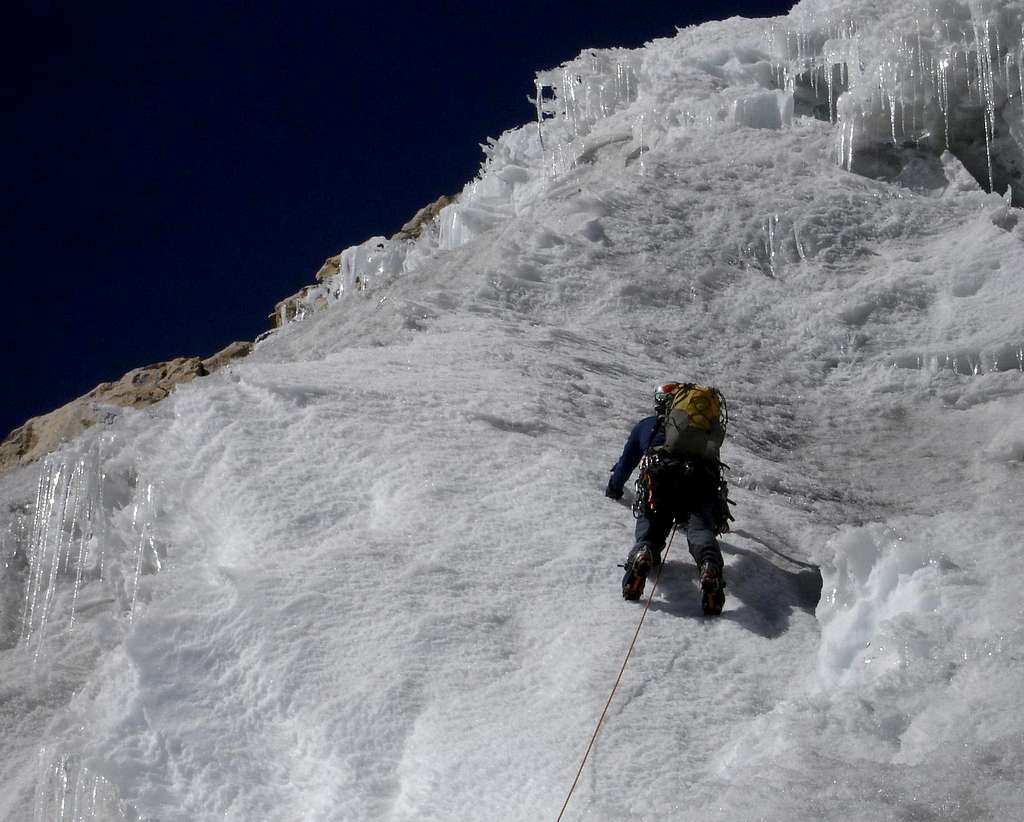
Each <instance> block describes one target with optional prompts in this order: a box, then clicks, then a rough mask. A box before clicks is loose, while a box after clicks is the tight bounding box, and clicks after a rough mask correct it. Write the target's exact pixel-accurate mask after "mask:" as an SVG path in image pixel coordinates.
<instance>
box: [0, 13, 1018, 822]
mask: <svg viewBox="0 0 1024 822" xmlns="http://www.w3.org/2000/svg"><path fill="white" fill-rule="evenodd" d="M826 12H827V4H824V3H807V2H805V3H802V4H800V5H799V6H797V8H796V9H794V11H793V12H792V13H791V15H790V17H789V18H784V19H777V20H774V21H745V20H738V19H734V20H730V21H725V22H720V23H710V24H707V25H705V26H701V27H698V28H695V29H688V30H684V31H681V32H680V33H679V34H678V36H677V37H675V38H671V39H668V40H664V41H657V42H655V43H652V44H649V45H648V46H647V47H646V48H645V49H641V50H638V51H636V52H600V53H594V54H585V55H582V56H581V57H580V58H579V60H577V61H575V62H573V63H572V64H568V65H567V66H566V67H563V69H560V70H556V71H554V72H546V73H542V74H541V75H539V79H538V84H539V88H540V97H541V100H540V104H539V112H540V116H541V118H542V119H541V122H540V126H539V127H538V125H537V124H536V123H535V124H531V125H527V126H524V127H523V128H521V129H518V130H515V131H513V132H509V133H507V134H505V135H503V136H502V138H501V139H500V140H498V141H495V142H494V143H493V144H492V145H490V146H489V147H488V149H487V150H488V153H489V154H488V159H487V161H486V162H485V164H484V167H483V168H482V171H481V176H480V178H479V179H478V180H476V181H473V182H471V183H470V184H469V185H467V189H466V191H465V192H464V193H463V196H462V198H461V200H460V202H459V203H458V204H457V205H455V206H449V207H448V208H447V209H446V210H445V211H444V212H443V213H442V215H441V218H440V220H439V221H438V223H437V224H436V225H435V227H434V228H433V230H432V231H431V232H430V233H428V234H427V235H425V236H424V237H422V238H421V239H420V240H418V241H416V242H415V243H411V244H401V245H396V244H391V243H390V241H386V240H382V239H379V238H375V239H374V240H372V241H370V242H369V243H368V244H366V245H365V246H361V247H357V248H355V249H350V250H349V251H347V252H346V254H345V256H344V258H343V264H342V271H341V273H340V274H339V275H338V277H337V278H335V279H334V280H332V281H328V282H325V283H322V284H320V285H319V286H317V287H316V288H314V289H312V290H311V292H310V294H309V301H308V305H307V310H306V311H305V312H304V314H302V315H300V316H302V321H301V322H293V323H290V324H288V325H286V326H284V327H283V328H281V329H280V330H278V331H276V332H275V333H274V334H272V335H271V336H269V337H268V338H266V339H265V340H263V341H262V342H261V343H260V344H259V346H258V347H257V349H256V351H255V353H254V354H253V355H252V356H251V357H250V358H249V359H247V360H245V361H243V362H241V363H238V364H235V365H232V366H230V368H228V369H226V370H225V371H222V372H218V373H217V374H215V375H213V376H211V377H209V378H206V379H203V380H200V381H197V382H194V383H191V384H189V385H184V386H181V387H179V388H178V389H177V390H176V391H175V393H174V394H173V395H172V396H171V397H170V398H169V399H168V400H166V401H164V402H163V403H161V404H159V405H158V406H154V407H153V408H152V409H148V410H146V411H131V410H128V411H123V412H120V415H119V416H118V417H117V418H116V419H115V420H114V421H113V422H112V423H111V425H110V426H108V427H106V428H105V429H103V430H93V431H90V432H87V433H86V434H85V435H83V436H82V437H81V438H80V439H79V440H78V441H76V442H75V443H72V444H70V445H69V446H67V447H66V448H64V449H63V450H62V451H61V452H59V453H57V454H55V455H53V456H51V457H50V458H49V459H48V460H47V461H46V463H45V464H43V465H40V466H35V467H32V468H27V469H24V470H22V471H20V472H18V473H15V474H10V475H7V476H5V477H3V478H0V497H2V499H3V500H4V503H5V504H4V506H3V507H2V509H0V517H3V518H4V520H3V522H2V523H0V525H2V526H3V530H2V531H0V534H3V552H4V553H3V555H4V557H5V566H4V569H3V575H2V576H0V670H2V672H3V673H2V677H0V727H2V729H3V734H2V737H0V774H2V781H3V784H4V785H5V790H4V791H3V792H2V794H0V818H2V819H4V820H22V819H36V820H71V819H83V820H113V819H150V820H153V819H160V820H163V821H164V822H167V821H168V820H205V819H213V818H223V819H232V820H335V819H345V820H363V819H366V820H370V819H374V820H378V819H379V820H413V819H415V820H450V819H481V820H484V819H488V820H490V819H501V820H534V819H543V818H549V819H554V818H555V817H556V816H557V814H558V810H559V808H560V807H561V805H562V802H563V800H564V799H565V797H566V792H567V791H568V789H569V786H570V784H571V783H572V779H573V777H574V775H575V773H576V770H577V768H578V766H579V764H580V759H581V757H582V755H583V751H584V749H585V747H586V744H587V741H588V739H589V737H590V734H591V733H592V731H593V729H594V726H595V723H596V721H597V718H598V716H599V714H600V711H601V708H602V706H603V705H604V702H605V700H606V699H607V697H608V694H609V691H610V688H611V686H612V683H613V682H614V680H615V677H616V675H617V673H618V671H619V667H620V665H621V664H622V659H623V656H624V654H625V652H626V649H627V647H628V644H629V641H630V638H631V637H632V634H633V631H634V629H635V626H636V623H637V620H638V619H639V617H640V613H641V608H639V607H637V606H636V605H634V604H631V603H624V602H623V601H622V600H621V598H620V596H619V591H618V585H619V579H620V574H621V571H620V569H618V568H616V563H618V562H620V561H621V560H622V558H623V556H624V555H625V552H626V550H627V548H628V547H629V544H630V541H631V534H632V524H633V523H632V517H631V516H630V514H629V511H628V509H627V508H626V507H624V506H622V505H617V504H614V503H612V502H610V501H608V500H606V499H605V498H604V497H603V496H602V494H601V490H602V488H603V485H604V482H605V481H606V476H607V470H608V468H609V467H610V465H611V464H612V462H614V460H615V458H616V457H617V455H618V451H619V449H620V448H621V446H622V443H623V440H624V438H625V435H626V433H627V432H628V430H629V427H630V425H631V424H632V423H633V422H634V421H635V420H636V419H637V418H639V417H640V416H642V415H644V414H645V413H647V411H648V403H649V395H650V390H651V387H652V385H653V384H655V383H656V382H659V381H662V380H664V379H668V378H686V379H693V380H699V381H708V382H712V383H715V384H717V385H718V386H720V387H721V389H722V390H723V392H724V393H725V395H726V396H727V397H728V399H729V402H730V412H731V418H732V423H731V427H730V436H729V439H728V440H727V443H726V448H725V453H724V455H723V456H724V459H725V460H726V462H728V463H729V464H730V465H731V466H732V471H731V474H730V480H731V483H732V488H733V493H732V496H733V498H734V499H735V500H736V522H735V524H734V530H733V532H732V533H731V534H729V535H727V536H726V537H725V539H724V540H723V551H724V554H725V558H726V563H727V569H726V573H727V579H728V582H729V587H728V590H727V593H728V597H729V598H728V601H727V604H726V610H725V612H724V613H723V615H722V617H721V618H719V619H713V620H709V619H705V618H703V617H702V616H700V609H699V602H698V596H697V591H696V588H695V585H694V582H693V566H692V562H691V560H690V558H689V556H688V554H687V552H686V550H685V546H684V545H682V544H681V543H676V544H673V546H672V548H671V551H670V553H669V555H668V563H667V566H666V569H665V572H664V574H663V576H662V579H661V582H660V584H659V588H658V590H657V592H656V594H655V597H654V601H653V603H652V610H651V613H650V614H649V615H648V617H647V620H646V622H645V624H644V628H643V631H642V633H641V635H640V638H639V642H638V646H637V649H636V651H635V652H634V654H633V656H632V658H631V661H630V663H629V666H628V668H627V670H626V673H625V676H624V679H623V683H622V685H621V686H620V689H619V691H618V692H617V694H616V697H615V699H614V700H613V702H612V705H611V708H610V712H609V715H608V718H607V720H606V723H605V725H604V726H603V728H602V730H601V733H600V736H599V737H598V741H597V744H596V746H595V749H594V751H593V753H592V754H591V756H590V759H589V761H588V762H587V765H586V768H585V769H584V771H583V776H582V779H581V781H580V784H579V786H578V788H577V789H576V792H575V794H574V795H573V797H572V798H571V801H570V803H569V806H568V809H567V811H566V815H565V817H564V818H566V819H593V820H623V819H637V820H642V819H651V820H653V819H688V818H691V817H695V816H699V817H700V818H702V819H705V820H731V821H733V822H735V821H736V820H791V819H823V820H840V819H842V820H851V819H857V820H861V819H863V820H876V819H899V820H910V819H914V820H938V819H951V820H952V819H957V820H963V819H971V820H975V819H978V820H981V819H986V820H987V819H991V820H997V819H999V820H1002V819H1016V818H1020V817H1021V816H1022V813H1024V798H1022V796H1021V792H1020V788H1019V785H1020V784H1021V779H1022V777H1024V719H1022V718H1021V715H1020V711H1019V705H1020V704H1021V698H1022V696H1024V629H1022V628H1021V624H1022V619H1021V618H1022V616H1024V606H1022V605H1021V599H1020V597H1019V594H1018V591H1017V585H1018V581H1019V580H1020V579H1021V577H1022V573H1024V568H1022V558H1021V550H1020V544H1019V539H1018V538H1017V534H1019V533H1020V532H1021V527H1022V525H1024V522H1022V519H1024V515H1022V513H1021V511H1022V510H1024V506H1022V505H1021V470H1022V460H1024V422H1022V420H1024V403H1022V386H1024V375H1022V370H1021V369H1022V367H1024V366H1022V356H1024V355H1022V353H1021V347H1022V345H1024V297H1022V291H1021V287H1020V284H1021V277H1022V275H1024V263H1022V262H1021V260H1022V255H1021V253H1020V252H1021V243H1022V241H1024V223H1021V222H1020V219H1019V218H1020V216H1021V212H1020V211H1019V210H1018V209H1016V208H1014V207H1012V205H1010V201H1011V200H1012V198H1013V197H1014V196H1015V195H1013V194H1012V192H1011V193H1009V194H1007V195H1006V197H1004V196H1002V189H1001V188H1000V186H999V185H998V180H996V179H995V178H996V177H998V176H999V175H998V174H996V173H995V172H993V179H992V180H989V179H988V178H987V169H988V166H989V163H988V155H989V154H991V156H992V157H993V160H992V163H991V165H992V167H993V169H997V170H999V174H1003V175H1006V177H1007V179H1009V178H1012V173H1013V171H1014V169H1015V168H1016V166H1015V163H1016V162H1017V153H1019V151H1020V149H1019V147H1018V146H1017V144H1016V143H1015V142H1014V139H1015V138H1014V137H1013V129H1014V128H1016V126H1017V125H1019V123H1020V109H1021V94H1020V89H1019V88H1017V87H1016V86H1015V83H1019V78H1020V69H1019V66H1020V62H1021V61H1020V32H1021V20H1022V17H1024V9H1022V7H1021V4H1020V3H989V4H985V5H974V6H973V7H968V6H966V5H960V4H958V3H954V2H950V3H945V4H943V5H941V6H940V7H939V9H938V10H932V11H927V12H925V11H923V10H919V9H916V8H912V7H909V6H908V7H901V6H898V5H892V4H886V5H883V4H875V3H872V2H863V3H859V4H853V5H852V6H851V7H850V8H848V9H844V10H843V12H842V13H836V14H835V15H831V16H830V15H828V14H826ZM997 33H998V37H999V38H1001V39H999V45H998V51H996V46H995V45H994V44H993V43H994V41H995V40H996V39H997V37H996V34H997ZM979 43H981V44H983V45H982V47H981V48H979V47H978V44H979ZM908 44H911V45H908ZM971 44H974V45H973V49H974V50H973V51H972V50H971V49H972V45H971ZM984 44H988V53H989V54H990V56H991V58H992V59H990V60H986V59H984V56H982V57H981V58H979V57H978V55H979V54H982V55H984V52H985V48H986V46H985V45H984ZM936 54H938V55H939V59H933V58H934V56H935V55H936ZM971 54H973V55H974V57H973V58H971V57H970V55H971ZM837 55H838V57H837ZM943 55H944V56H943ZM839 57H842V58H843V59H842V60H839ZM943 59H948V60H949V61H950V62H949V63H948V66H950V67H951V68H948V69H947V68H941V69H936V68H935V66H939V65H941V64H942V60H943ZM957 60H960V61H961V62H960V65H962V66H963V69H962V73H961V74H958V73H957V68H956V66H957V65H958V63H957ZM833 61H838V62H835V63H834V62H833ZM929 61H931V62H929ZM993 65H998V68H999V70H998V72H996V71H993V70H990V69H991V67H992V66H993ZM835 66H838V67H835ZM913 66H917V73H913V75H912V73H911V70H910V69H911V67H913ZM972 66H973V68H972ZM851 67H852V68H851ZM880 67H881V68H880ZM924 67H928V71H927V72H926V71H924ZM1004 69H1005V71H1004ZM878 71H882V73H881V74H877V75H874V74H871V73H872V72H878ZM936 71H938V72H939V73H938V74H937V73H936ZM885 72H888V74H886V73H885ZM901 72H904V73H901ZM929 72H930V73H929ZM868 75H870V76H871V77H876V76H877V77H878V78H881V79H880V80H879V81H878V82H873V81H870V77H868ZM851 76H852V79H851ZM911 76H912V77H913V79H912V80H911V79H908V78H911ZM886 78H890V79H892V83H891V84H890V83H889V80H888V79H886ZM830 79H831V83H830V82H829V81H830ZM961 81H962V82H961ZM929 84H930V85H929ZM958 84H959V85H958ZM929 89H930V91H929ZM929 94H931V96H929ZM943 95H945V98H946V99H945V101H944V102H942V105H939V102H940V101H941V100H942V97H943ZM894 112H895V114H894ZM815 115H817V116H815ZM897 115H898V117H897ZM844 116H845V118H846V119H843V118H844ZM833 119H835V120H836V122H832V120H833ZM897 122H899V127H900V129H902V128H903V126H904V124H906V125H907V128H908V129H909V131H908V132H907V133H904V132H903V131H900V133H898V134H897V133H896V132H897V125H896V124H897ZM936 126H938V127H937V128H936ZM979 129H980V130H979ZM947 130H948V131H949V132H950V133H951V139H950V140H949V142H948V143H947V141H946V140H945V132H946V131H947ZM538 132H540V133H538ZM940 133H942V134H943V139H942V140H941V141H940V140H939V138H938V134H940ZM893 135H895V139H892V137H893ZM986 136H987V137H988V139H986ZM851 139H852V142H853V152H852V154H851V153H850V141H851ZM979 158H981V159H979ZM971 169H973V171H971ZM979 169H982V170H984V172H985V173H984V174H983V173H982V171H980V170H979ZM979 178H980V179H981V185H979V184H978V182H977V180H978V179H979ZM990 183H992V184H994V185H995V187H996V189H997V191H999V192H1000V193H991V194H990V193H985V191H984V190H983V188H982V186H984V187H985V188H987V187H988V185H989V184H990ZM356 276H358V277H359V278H360V281H359V282H360V285H363V286H364V287H363V288H355V287H354V283H355V277H356ZM626 501H627V502H628V499H627V500H626ZM819 567H820V573H819Z"/></svg>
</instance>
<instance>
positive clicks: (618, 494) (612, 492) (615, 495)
mask: <svg viewBox="0 0 1024 822" xmlns="http://www.w3.org/2000/svg"><path fill="white" fill-rule="evenodd" d="M604 495H605V496H606V497H608V499H622V489H621V488H615V487H613V486H612V483H611V480H609V481H608V487H607V488H605V489H604Z"/></svg>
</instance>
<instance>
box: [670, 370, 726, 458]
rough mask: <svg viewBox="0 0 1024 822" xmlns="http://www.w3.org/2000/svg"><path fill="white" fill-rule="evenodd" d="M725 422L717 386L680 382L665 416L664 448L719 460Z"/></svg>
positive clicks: (690, 455)
mask: <svg viewBox="0 0 1024 822" xmlns="http://www.w3.org/2000/svg"><path fill="white" fill-rule="evenodd" d="M728 422H729V414H728V411H727V409H726V405H725V398H724V397H723V396H722V394H721V392H720V391H719V390H718V389H717V388H713V387H708V386H704V385H695V384H694V383H683V384H681V385H680V386H679V387H678V388H676V390H675V392H674V393H673V394H672V403H671V405H670V406H669V411H668V414H667V415H666V417H665V451H666V452H668V453H669V454H672V455H673V456H677V457H682V458H690V459H693V458H696V459H704V460H712V461H714V462H718V461H719V459H718V454H719V450H720V449H721V447H722V443H723V442H724V441H725V428H726V425H727V424H728Z"/></svg>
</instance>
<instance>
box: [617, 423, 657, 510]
mask: <svg viewBox="0 0 1024 822" xmlns="http://www.w3.org/2000/svg"><path fill="white" fill-rule="evenodd" d="M664 443H665V428H664V426H660V425H658V418H657V417H644V418H643V419H642V420H640V422H638V423H637V424H636V425H634V426H633V430H632V431H630V432H629V439H627V440H626V447H625V448H623V449H622V456H621V457H619V461H618V462H617V463H615V467H614V468H612V476H611V479H609V480H608V487H609V488H611V489H613V490H615V491H618V492H621V491H622V489H623V488H624V487H625V485H626V483H627V482H629V476H630V474H632V473H633V469H634V468H636V467H637V465H639V464H640V460H641V459H643V456H644V454H646V453H647V449H648V448H651V447H654V446H657V445H663V444H664Z"/></svg>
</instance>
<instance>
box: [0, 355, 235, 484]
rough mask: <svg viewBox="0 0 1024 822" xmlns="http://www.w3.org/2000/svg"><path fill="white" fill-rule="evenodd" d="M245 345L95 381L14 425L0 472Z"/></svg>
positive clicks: (1, 447)
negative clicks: (84, 391) (52, 407)
mask: <svg viewBox="0 0 1024 822" xmlns="http://www.w3.org/2000/svg"><path fill="white" fill-rule="evenodd" d="M251 350H252V343H249V342H234V343H231V345H229V346H228V347H227V348H224V349H223V350H221V351H218V352H217V353H216V354H214V355H213V356H211V357H207V358H206V359H202V358H200V357H179V358H178V359H174V360H168V361H167V362H159V363H154V364H153V365H147V366H143V367H142V368H135V369H133V370H132V371H129V372H128V373H127V374H125V375H124V376H123V377H121V379H119V380H115V381H114V382H104V383H100V384H99V385H97V386H96V387H95V388H94V389H92V391H90V392H89V393H88V394H85V395H84V396H82V397H79V398H78V399H76V400H72V401H71V402H69V403H68V404H67V405H64V406H61V407H60V408H58V409H57V410H56V411H51V412H50V413H49V414H43V415H42V416H40V417H33V418H32V419H30V420H29V421H28V422H26V423H25V424H24V425H22V426H21V427H20V428H16V429H14V431H12V432H11V433H10V435H8V437H7V438H6V439H5V440H4V441H3V442H2V443H0V473H3V472H5V471H9V470H10V469H12V468H14V467H16V466H18V465H27V464H28V463H30V462H34V461H35V460H37V459H39V458H40V457H42V456H45V455H46V454H48V453H49V452H50V451H52V450H53V449H55V448H56V447H57V446H58V445H60V444H61V443H62V442H66V441H68V440H71V439H74V438H75V437H77V436H78V435H79V434H81V433H82V431H84V430H85V429H86V428H90V427H91V426H93V425H97V424H100V423H105V422H110V421H111V420H112V419H113V418H114V417H116V415H117V412H116V410H115V409H116V407H127V408H145V407H146V406H148V405H153V404H154V403H157V402H160V400H162V399H164V398H165V397H167V395H168V394H170V393H171V391H172V390H174V387H175V386H176V385H179V384H181V383H185V382H191V381H192V380H194V379H195V378H196V377H205V376H207V375H208V374H212V373H213V372H214V371H216V370H217V369H219V368H222V367H223V366H224V365H225V364H226V363H228V362H230V361H231V360H234V359H238V358H239V357H244V356H246V355H247V354H248V353H249V352H250V351H251ZM112 406H113V407H112Z"/></svg>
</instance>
